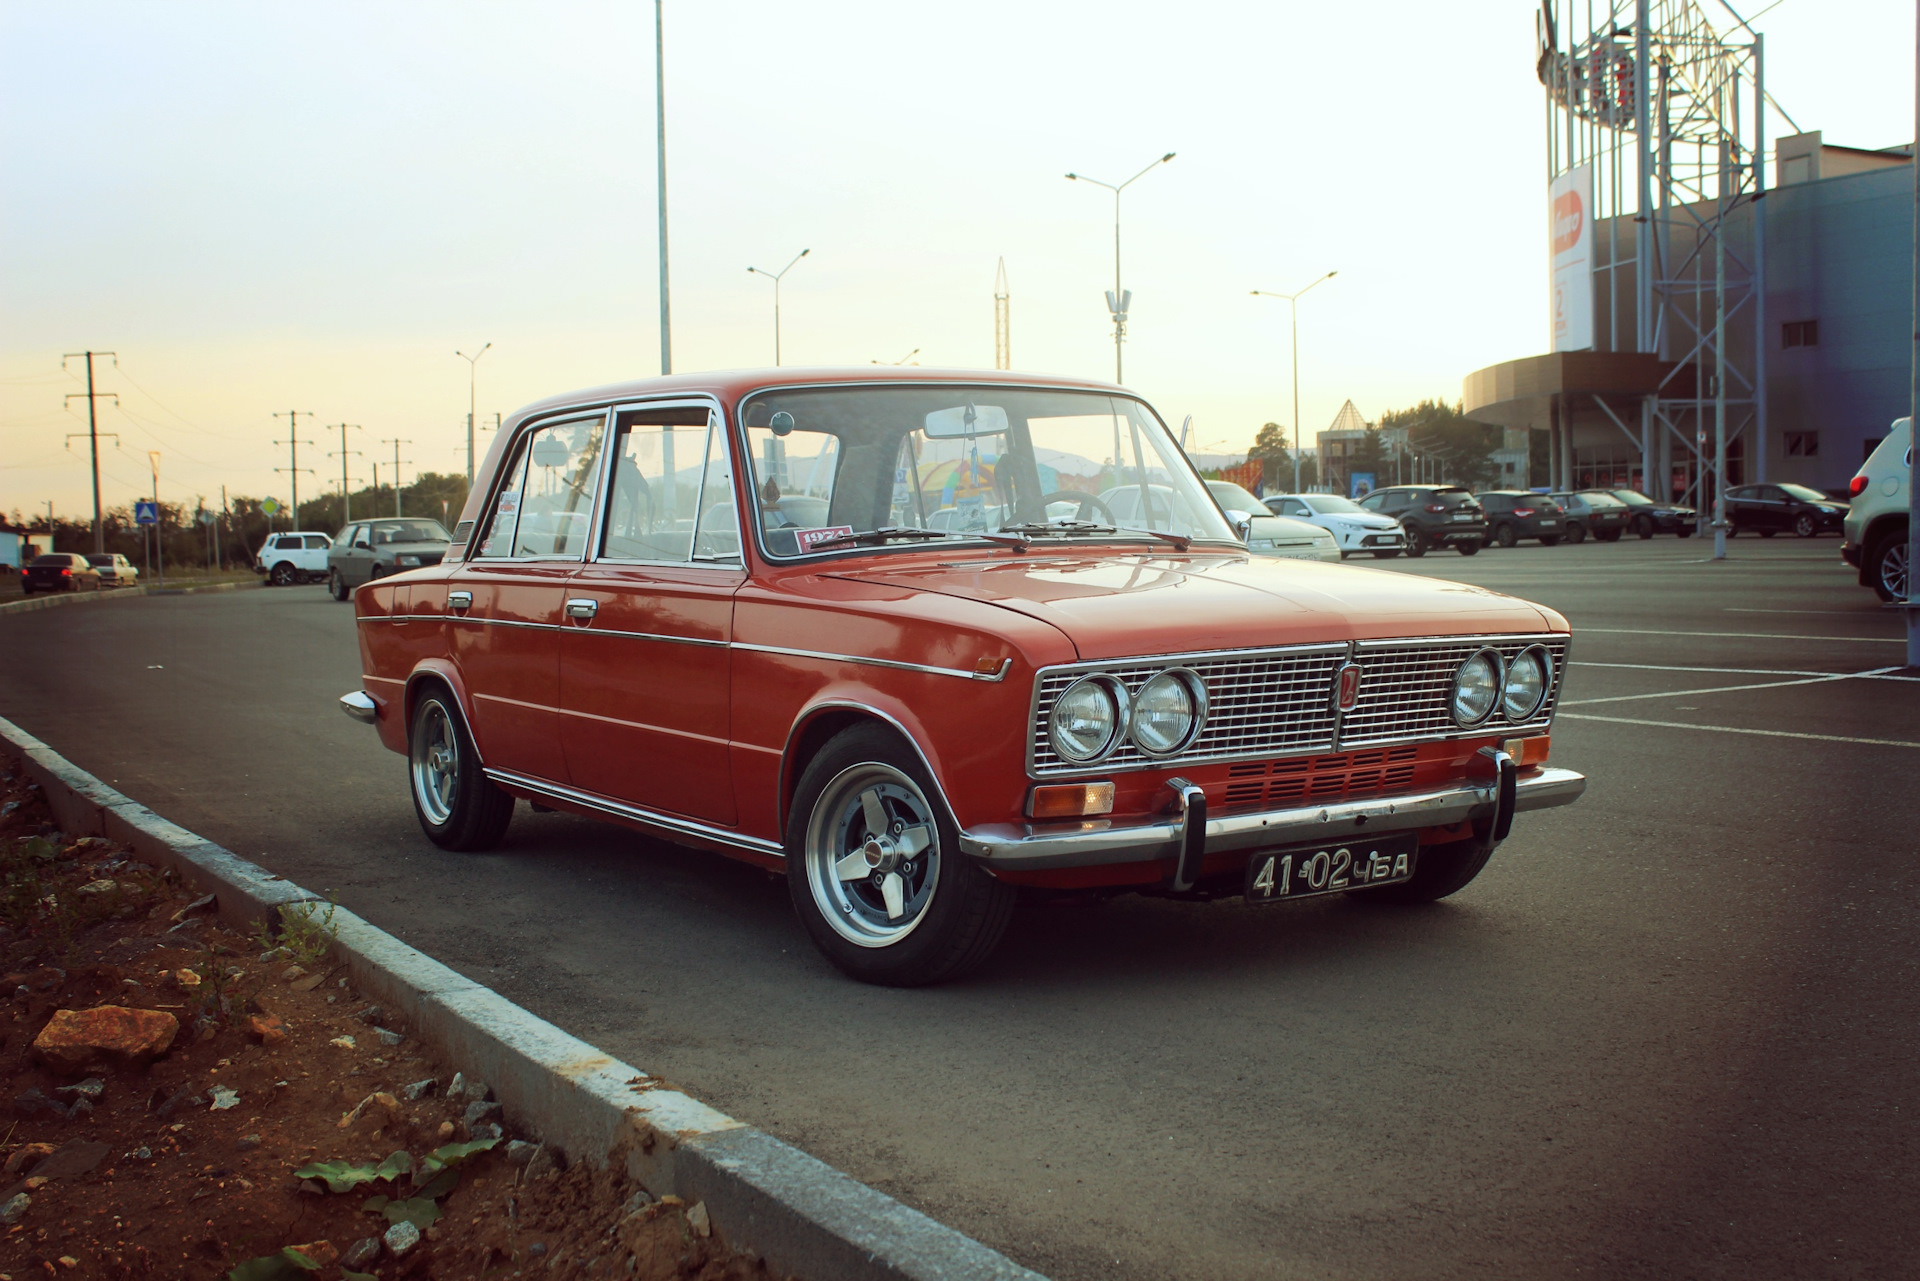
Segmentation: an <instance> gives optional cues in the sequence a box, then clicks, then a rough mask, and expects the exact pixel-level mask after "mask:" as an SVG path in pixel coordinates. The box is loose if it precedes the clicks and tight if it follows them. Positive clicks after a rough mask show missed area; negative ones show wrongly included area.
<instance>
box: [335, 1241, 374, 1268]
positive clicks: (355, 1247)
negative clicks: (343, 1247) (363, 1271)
mask: <svg viewBox="0 0 1920 1281" xmlns="http://www.w3.org/2000/svg"><path fill="white" fill-rule="evenodd" d="M379 1257H380V1238H379V1237H362V1238H361V1239H360V1240H358V1241H355V1242H354V1243H353V1244H352V1245H350V1246H348V1247H347V1252H346V1253H345V1254H343V1255H341V1256H340V1266H341V1267H343V1268H354V1269H356V1270H357V1269H359V1268H363V1267H365V1266H366V1265H367V1264H369V1263H372V1262H373V1261H374V1260H375V1259H377V1258H379Z"/></svg>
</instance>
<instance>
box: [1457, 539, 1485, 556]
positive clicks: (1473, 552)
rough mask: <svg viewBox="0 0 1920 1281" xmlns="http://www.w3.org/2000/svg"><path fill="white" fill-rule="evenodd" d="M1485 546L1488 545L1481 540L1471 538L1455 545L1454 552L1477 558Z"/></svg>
mask: <svg viewBox="0 0 1920 1281" xmlns="http://www.w3.org/2000/svg"><path fill="white" fill-rule="evenodd" d="M1485 546H1486V544H1485V543H1483V542H1481V541H1480V540H1478V539H1473V538H1470V539H1467V540H1465V541H1464V542H1458V543H1455V544H1454V545H1453V550H1455V551H1457V552H1459V553H1460V554H1461V555H1462V556H1477V555H1479V553H1480V549H1481V548H1482V547H1485Z"/></svg>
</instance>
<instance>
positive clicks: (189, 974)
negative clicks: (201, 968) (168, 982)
mask: <svg viewBox="0 0 1920 1281" xmlns="http://www.w3.org/2000/svg"><path fill="white" fill-rule="evenodd" d="M173 985H174V986H175V987H177V988H179V989H180V990H181V991H183V992H191V991H193V989H194V988H196V987H199V986H200V976H199V975H198V974H195V973H194V972H193V971H192V970H175V971H174V972H173Z"/></svg>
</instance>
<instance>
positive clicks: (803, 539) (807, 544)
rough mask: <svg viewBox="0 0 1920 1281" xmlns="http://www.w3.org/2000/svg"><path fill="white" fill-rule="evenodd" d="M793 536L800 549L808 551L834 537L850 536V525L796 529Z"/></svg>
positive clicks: (851, 527)
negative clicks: (797, 541)
mask: <svg viewBox="0 0 1920 1281" xmlns="http://www.w3.org/2000/svg"><path fill="white" fill-rule="evenodd" d="M793 536H794V537H795V538H796V539H798V540H799V542H800V550H801V551H803V552H810V551H812V550H813V549H814V548H816V547H818V546H819V545H820V544H821V543H830V542H832V541H833V540H834V539H836V538H851V537H852V536H853V526H852V525H829V526H827V527H826V528H825V529H796V530H794V531H793Z"/></svg>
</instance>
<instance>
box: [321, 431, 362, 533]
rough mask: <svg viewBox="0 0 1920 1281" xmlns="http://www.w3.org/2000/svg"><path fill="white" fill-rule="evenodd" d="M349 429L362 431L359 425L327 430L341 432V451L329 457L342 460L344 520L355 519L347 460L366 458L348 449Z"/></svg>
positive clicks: (341, 497) (351, 483) (341, 485)
mask: <svg viewBox="0 0 1920 1281" xmlns="http://www.w3.org/2000/svg"><path fill="white" fill-rule="evenodd" d="M349 427H351V428H353V430H355V431H359V430H360V424H359V423H335V424H334V425H333V426H332V427H329V428H327V430H328V431H334V430H335V429H338V430H339V432H340V449H339V451H338V452H337V453H329V454H328V455H327V457H329V458H338V459H339V460H340V515H341V517H342V519H345V520H352V519H353V482H352V481H350V480H348V479H347V458H348V457H349V456H350V455H353V454H360V457H362V458H365V457H366V455H365V454H361V453H360V451H359V450H357V449H348V448H347V428H349Z"/></svg>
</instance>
